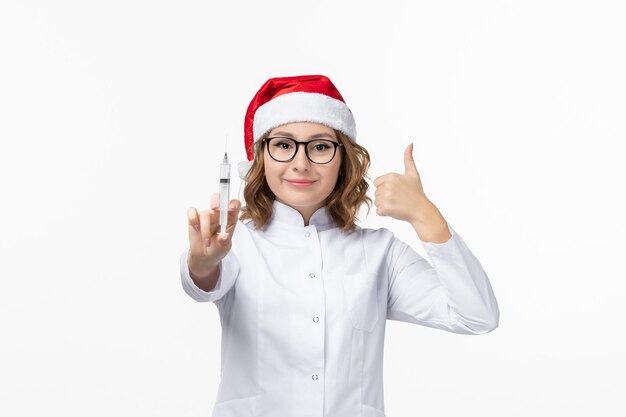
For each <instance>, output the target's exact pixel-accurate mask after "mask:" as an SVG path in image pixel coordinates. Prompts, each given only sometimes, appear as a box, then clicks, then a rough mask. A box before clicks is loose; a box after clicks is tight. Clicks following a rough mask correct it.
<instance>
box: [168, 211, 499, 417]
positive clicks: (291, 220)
mask: <svg viewBox="0 0 626 417" xmlns="http://www.w3.org/2000/svg"><path fill="white" fill-rule="evenodd" d="M448 228H449V230H450V233H451V234H452V237H451V238H450V239H449V240H448V241H447V242H445V243H430V242H422V243H423V245H424V248H425V250H426V253H427V254H428V256H429V257H430V258H431V261H432V264H433V266H431V265H430V263H429V262H428V261H427V260H426V259H424V258H423V257H421V256H420V255H419V254H417V253H416V252H415V251H414V250H413V249H412V248H411V247H409V246H408V245H407V244H405V243H403V242H402V241H400V240H398V239H397V238H396V237H394V235H393V234H392V233H391V232H390V231H389V230H386V229H384V228H383V229H378V230H373V229H362V228H357V230H356V231H354V232H352V233H346V232H343V231H342V230H341V229H339V228H338V227H336V226H335V225H334V223H333V221H332V218H331V217H330V215H329V214H328V212H327V210H326V208H325V207H322V208H320V209H319V210H317V211H316V212H315V213H314V214H313V215H312V216H311V219H310V222H309V225H308V226H305V225H304V221H303V219H302V216H301V215H300V213H298V211H296V210H295V209H293V208H291V207H289V206H287V205H285V204H282V203H279V202H276V201H275V202H274V206H273V214H272V217H271V219H270V221H269V223H268V224H267V226H266V228H265V229H264V230H254V227H253V222H248V223H242V222H239V224H238V225H237V227H236V228H235V233H234V235H233V246H232V249H231V251H230V252H229V254H228V255H227V256H226V257H225V258H224V259H223V260H222V261H221V264H220V268H221V269H220V276H219V279H218V281H217V285H216V286H215V288H214V289H213V290H212V291H209V292H206V291H203V290H202V289H200V288H198V287H197V286H196V285H195V284H194V282H193V280H192V279H191V277H190V275H189V268H188V265H187V254H188V250H189V249H186V250H184V251H183V253H182V255H181V257H180V268H181V278H182V286H183V289H184V291H185V292H186V293H187V294H188V295H189V296H191V297H192V298H193V299H194V300H197V301H201V302H206V301H212V302H214V303H215V304H216V305H217V308H218V311H219V315H220V320H221V326H222V345H221V361H222V364H221V380H220V385H219V388H218V393H217V399H216V402H215V406H214V409H213V414H212V416H213V417H252V416H254V417H357V416H359V417H384V416H385V412H384V399H383V343H384V334H385V319H389V320H399V321H404V322H409V323H414V324H419V325H423V326H428V327H434V328H438V329H443V330H446V331H450V332H454V333H463V334H483V333H487V332H490V331H492V330H493V329H495V328H496V327H497V326H498V320H499V310H498V305H497V301H496V298H495V296H494V293H493V291H492V288H491V285H490V283H489V279H488V277H487V275H486V273H485V271H484V270H483V268H482V266H481V264H480V263H479V261H478V259H477V258H476V257H475V256H474V255H473V254H472V253H471V252H470V250H469V249H468V248H467V246H466V245H465V243H464V241H463V240H462V239H461V237H460V236H459V235H458V234H457V233H456V232H455V231H454V229H452V227H451V226H450V225H449V224H448Z"/></svg>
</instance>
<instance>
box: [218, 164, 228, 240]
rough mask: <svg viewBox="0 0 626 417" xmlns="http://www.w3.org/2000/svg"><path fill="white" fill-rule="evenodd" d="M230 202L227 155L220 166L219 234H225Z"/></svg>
mask: <svg viewBox="0 0 626 417" xmlns="http://www.w3.org/2000/svg"><path fill="white" fill-rule="evenodd" d="M229 201H230V164H229V163H228V154H227V153H226V152H224V160H223V161H222V163H221V164H220V233H226V225H227V224H228V202H229Z"/></svg>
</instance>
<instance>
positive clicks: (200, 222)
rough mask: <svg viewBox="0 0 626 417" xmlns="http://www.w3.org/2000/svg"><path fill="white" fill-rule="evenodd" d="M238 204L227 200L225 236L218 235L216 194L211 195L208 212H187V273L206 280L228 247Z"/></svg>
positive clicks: (235, 201)
mask: <svg viewBox="0 0 626 417" xmlns="http://www.w3.org/2000/svg"><path fill="white" fill-rule="evenodd" d="M240 209H241V202H240V201H239V200H237V199H233V200H230V203H229V204H228V221H227V226H226V233H227V234H226V235H223V234H220V233H219V232H220V211H219V194H213V195H212V196H211V209H209V210H202V211H200V212H198V211H196V209H195V207H189V209H187V220H188V223H189V257H188V258H187V263H188V265H189V270H190V272H191V273H192V274H193V275H195V276H197V277H206V276H208V275H209V274H210V273H211V272H213V271H214V269H215V268H216V267H217V265H218V263H219V262H220V261H221V260H222V258H224V257H225V256H226V255H227V254H228V252H229V251H230V248H231V247H232V237H233V233H234V231H235V226H237V219H238V218H239V210H240Z"/></svg>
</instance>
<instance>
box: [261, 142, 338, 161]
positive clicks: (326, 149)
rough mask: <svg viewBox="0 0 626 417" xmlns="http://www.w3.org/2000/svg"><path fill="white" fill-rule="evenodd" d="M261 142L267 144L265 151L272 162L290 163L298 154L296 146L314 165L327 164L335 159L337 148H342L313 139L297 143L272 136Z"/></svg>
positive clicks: (335, 143) (336, 144) (333, 143)
mask: <svg viewBox="0 0 626 417" xmlns="http://www.w3.org/2000/svg"><path fill="white" fill-rule="evenodd" d="M263 142H264V143H266V144H267V151H268V152H269V154H270V156H271V157H272V159H273V160H274V161H277V162H289V161H291V160H292V159H293V158H295V156H296V154H297V153H298V146H299V145H303V146H304V153H305V154H306V157H307V158H309V161H311V162H313V163H315V164H327V163H329V162H330V161H332V160H333V158H334V157H335V154H336V153H337V148H338V147H340V146H343V145H342V144H341V143H337V142H333V141H332V140H326V139H314V140H311V141H309V142H298V141H296V140H294V139H292V138H289V137H285V136H272V137H269V138H266V139H265V140H264V141H263Z"/></svg>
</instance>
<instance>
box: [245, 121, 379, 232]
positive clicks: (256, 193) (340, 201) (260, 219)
mask: <svg viewBox="0 0 626 417" xmlns="http://www.w3.org/2000/svg"><path fill="white" fill-rule="evenodd" d="M268 133H269V132H268ZM335 133H336V135H337V139H338V140H339V143H341V144H342V145H343V146H342V147H341V148H343V149H344V150H343V151H340V152H343V159H342V161H341V166H340V167H339V176H338V178H337V184H335V188H334V189H333V191H332V192H331V193H330V195H329V196H328V197H327V198H326V202H325V206H326V208H327V210H328V213H329V214H330V216H331V217H332V219H333V220H334V221H335V223H336V224H337V226H338V227H340V228H341V229H343V230H345V231H352V230H354V229H355V228H356V220H357V217H356V216H357V214H358V213H359V209H360V208H361V206H362V205H363V203H365V204H366V205H367V211H368V213H369V210H370V208H371V206H372V200H371V199H370V198H369V197H368V196H367V190H368V188H369V185H368V184H367V182H366V181H365V178H367V170H368V169H369V166H370V156H369V153H368V152H367V149H365V148H364V147H362V146H361V145H359V144H357V143H354V142H352V141H351V140H350V138H349V137H348V136H346V135H345V134H344V133H342V132H340V131H338V130H335ZM266 137H267V134H265V135H264V136H263V137H261V138H260V139H259V141H257V143H258V145H257V146H255V149H254V162H253V163H252V167H250V170H249V171H248V173H247V174H246V176H245V178H244V181H245V184H246V185H245V187H244V190H243V197H244V200H245V202H246V205H245V206H244V207H242V209H241V215H240V216H239V217H240V219H241V220H247V219H251V220H252V221H254V224H255V228H256V229H260V228H262V227H264V226H265V225H266V224H267V222H268V221H269V219H270V217H271V215H272V206H273V203H274V200H275V198H276V196H275V195H274V193H273V192H272V190H271V189H270V187H269V185H268V184H267V181H266V180H265V162H264V154H263V148H264V142H263V139H265V138H266Z"/></svg>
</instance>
